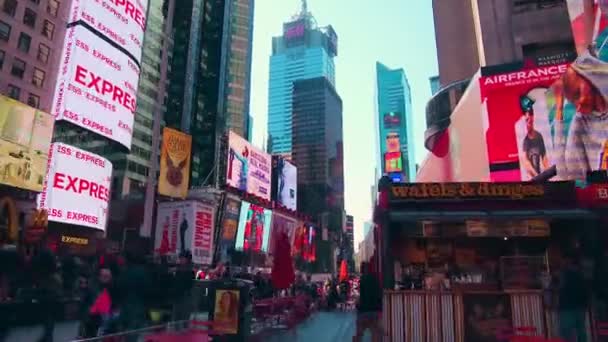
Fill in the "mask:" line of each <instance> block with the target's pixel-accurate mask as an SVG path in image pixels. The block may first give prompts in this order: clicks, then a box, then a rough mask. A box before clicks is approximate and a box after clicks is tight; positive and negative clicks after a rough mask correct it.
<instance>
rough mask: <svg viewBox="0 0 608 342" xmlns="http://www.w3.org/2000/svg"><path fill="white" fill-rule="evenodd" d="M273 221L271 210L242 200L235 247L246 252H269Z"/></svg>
mask: <svg viewBox="0 0 608 342" xmlns="http://www.w3.org/2000/svg"><path fill="white" fill-rule="evenodd" d="M271 221H272V211H271V210H268V209H264V208H263V207H260V206H257V205H255V204H251V203H249V202H246V201H242V202H241V214H240V216H239V228H238V230H237V232H236V244H235V249H237V250H240V251H245V252H247V251H251V252H268V247H269V246H268V245H269V242H270V230H271Z"/></svg>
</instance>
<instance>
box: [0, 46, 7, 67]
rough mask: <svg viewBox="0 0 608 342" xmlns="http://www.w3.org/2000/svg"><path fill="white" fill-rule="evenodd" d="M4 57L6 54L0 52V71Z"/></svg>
mask: <svg viewBox="0 0 608 342" xmlns="http://www.w3.org/2000/svg"><path fill="white" fill-rule="evenodd" d="M5 56H6V52H4V51H3V50H0V70H2V66H3V65H4V57H5Z"/></svg>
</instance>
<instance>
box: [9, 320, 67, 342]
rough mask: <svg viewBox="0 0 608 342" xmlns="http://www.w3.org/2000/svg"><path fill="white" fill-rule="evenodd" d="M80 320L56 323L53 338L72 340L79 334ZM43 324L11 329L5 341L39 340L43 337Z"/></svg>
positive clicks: (59, 340)
mask: <svg viewBox="0 0 608 342" xmlns="http://www.w3.org/2000/svg"><path fill="white" fill-rule="evenodd" d="M78 326H79V322H62V323H57V324H56V325H55V332H54V334H53V340H54V341H57V342H64V341H72V340H74V339H75V338H76V337H77V336H78ZM43 331H44V330H43V327H42V326H41V325H36V326H28V327H19V328H15V329H11V330H10V331H9V333H8V335H7V336H6V338H5V340H4V341H5V342H25V341H28V342H29V341H38V339H40V338H41V337H42V333H43Z"/></svg>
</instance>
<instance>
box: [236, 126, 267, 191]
mask: <svg viewBox="0 0 608 342" xmlns="http://www.w3.org/2000/svg"><path fill="white" fill-rule="evenodd" d="M228 145H229V146H228V165H227V172H226V184H227V185H228V186H231V187H233V188H236V189H238V190H241V191H244V192H247V193H249V194H252V195H255V196H258V197H260V198H263V199H265V200H268V201H269V200H270V196H271V193H270V189H271V186H270V181H271V176H272V175H271V172H272V159H271V157H270V155H269V154H267V153H265V152H264V151H262V150H260V149H258V148H256V147H254V146H253V145H251V143H249V142H248V141H247V140H245V139H243V138H242V137H240V136H239V135H237V134H236V133H234V132H232V131H231V132H230V133H229V136H228Z"/></svg>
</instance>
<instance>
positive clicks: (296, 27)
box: [283, 19, 307, 47]
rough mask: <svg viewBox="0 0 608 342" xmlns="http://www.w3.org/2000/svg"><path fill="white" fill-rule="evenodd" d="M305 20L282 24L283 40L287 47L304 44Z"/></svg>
mask: <svg viewBox="0 0 608 342" xmlns="http://www.w3.org/2000/svg"><path fill="white" fill-rule="evenodd" d="M306 26H307V20H306V19H301V20H297V21H292V22H290V23H285V24H283V39H284V41H285V45H286V46H287V47H292V46H296V45H300V44H303V43H304V42H306V30H307V28H306Z"/></svg>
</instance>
